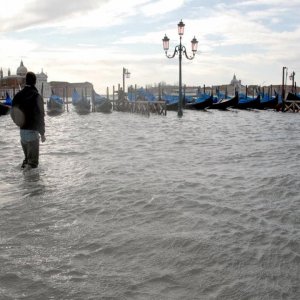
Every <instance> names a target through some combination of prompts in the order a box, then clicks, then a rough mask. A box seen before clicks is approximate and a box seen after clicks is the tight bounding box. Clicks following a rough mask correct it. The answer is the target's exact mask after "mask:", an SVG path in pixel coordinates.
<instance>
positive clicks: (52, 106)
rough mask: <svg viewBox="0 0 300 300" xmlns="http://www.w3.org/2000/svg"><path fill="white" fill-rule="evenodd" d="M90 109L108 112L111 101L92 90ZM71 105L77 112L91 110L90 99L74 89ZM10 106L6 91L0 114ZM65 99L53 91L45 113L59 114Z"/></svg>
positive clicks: (5, 111)
mask: <svg viewBox="0 0 300 300" xmlns="http://www.w3.org/2000/svg"><path fill="white" fill-rule="evenodd" d="M92 104H93V105H92V110H93V111H95V112H104V113H108V112H111V111H112V103H111V101H109V100H108V99H107V98H105V97H103V96H101V95H99V94H97V93H96V92H93V97H92ZM72 105H73V106H74V108H75V111H76V112H77V113H78V114H88V113H90V112H91V101H90V100H89V99H88V98H87V97H86V96H84V95H83V94H82V95H80V94H79V93H78V92H77V91H76V89H74V91H73V94H72ZM11 106H12V100H11V97H10V96H9V94H8V93H6V99H5V101H4V102H3V103H2V102H0V115H6V114H8V113H9V111H10V108H11ZM65 106H66V105H65V101H64V100H63V98H61V97H60V96H58V95H56V94H55V93H54V92H53V91H52V94H51V96H50V97H49V100H47V102H46V107H47V114H48V115H50V116H55V115H60V114H62V113H63V112H64V111H65Z"/></svg>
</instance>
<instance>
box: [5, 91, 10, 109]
mask: <svg viewBox="0 0 300 300" xmlns="http://www.w3.org/2000/svg"><path fill="white" fill-rule="evenodd" d="M4 104H5V105H9V106H12V100H11V98H10V96H9V95H8V92H6V98H5V102H4Z"/></svg>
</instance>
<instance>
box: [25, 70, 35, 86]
mask: <svg viewBox="0 0 300 300" xmlns="http://www.w3.org/2000/svg"><path fill="white" fill-rule="evenodd" d="M26 84H27V85H35V84H36V76H35V74H34V73H33V72H27V74H26Z"/></svg>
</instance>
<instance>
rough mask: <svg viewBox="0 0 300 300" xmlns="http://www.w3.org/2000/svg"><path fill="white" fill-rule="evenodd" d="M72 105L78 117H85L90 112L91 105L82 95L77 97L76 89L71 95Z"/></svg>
mask: <svg viewBox="0 0 300 300" xmlns="http://www.w3.org/2000/svg"><path fill="white" fill-rule="evenodd" d="M72 104H73V106H74V107H75V111H76V112H77V113H78V114H80V115H85V114H88V113H90V112H91V103H90V101H89V100H87V98H86V97H84V96H83V95H81V96H80V95H79V94H78V92H77V91H76V89H74V91H73V94H72Z"/></svg>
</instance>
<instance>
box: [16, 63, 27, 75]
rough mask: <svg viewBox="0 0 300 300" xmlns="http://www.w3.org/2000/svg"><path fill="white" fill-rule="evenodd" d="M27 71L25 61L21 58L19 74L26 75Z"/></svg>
mask: <svg viewBox="0 0 300 300" xmlns="http://www.w3.org/2000/svg"><path fill="white" fill-rule="evenodd" d="M26 73H27V68H26V67H24V65H23V61H22V60H21V64H20V67H19V68H18V69H17V75H19V76H25V75H26Z"/></svg>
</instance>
